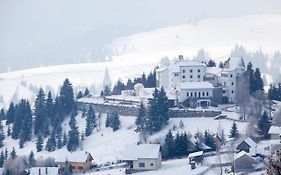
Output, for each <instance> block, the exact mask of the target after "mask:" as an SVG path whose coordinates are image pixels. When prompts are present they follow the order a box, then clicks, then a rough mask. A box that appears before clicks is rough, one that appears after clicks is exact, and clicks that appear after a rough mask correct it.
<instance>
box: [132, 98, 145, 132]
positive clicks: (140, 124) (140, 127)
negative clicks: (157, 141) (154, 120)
mask: <svg viewBox="0 0 281 175" xmlns="http://www.w3.org/2000/svg"><path fill="white" fill-rule="evenodd" d="M135 124H136V126H137V128H136V131H137V132H142V131H144V130H146V125H147V119H146V110H145V107H144V104H143V103H142V102H141V104H140V108H139V112H138V115H137V119H136V122H135Z"/></svg>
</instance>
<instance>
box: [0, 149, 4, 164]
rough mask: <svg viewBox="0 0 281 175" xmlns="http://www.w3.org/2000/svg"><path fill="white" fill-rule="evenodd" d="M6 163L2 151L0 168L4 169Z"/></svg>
mask: <svg viewBox="0 0 281 175" xmlns="http://www.w3.org/2000/svg"><path fill="white" fill-rule="evenodd" d="M4 162H5V155H4V151H3V150H2V151H1V154H0V167H3V165H4Z"/></svg>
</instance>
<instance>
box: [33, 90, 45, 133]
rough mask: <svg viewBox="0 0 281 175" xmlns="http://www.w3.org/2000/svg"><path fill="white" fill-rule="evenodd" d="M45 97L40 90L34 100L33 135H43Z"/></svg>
mask: <svg viewBox="0 0 281 175" xmlns="http://www.w3.org/2000/svg"><path fill="white" fill-rule="evenodd" d="M45 98H46V96H45V92H44V91H43V89H42V88H40V89H39V92H38V94H37V96H36V100H35V109H34V114H35V118H34V134H35V135H37V134H39V133H43V128H44V123H45V122H46V99H45Z"/></svg>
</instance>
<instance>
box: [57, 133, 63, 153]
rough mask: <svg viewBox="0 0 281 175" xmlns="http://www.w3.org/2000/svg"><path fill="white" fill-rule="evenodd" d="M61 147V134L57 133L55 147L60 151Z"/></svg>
mask: <svg viewBox="0 0 281 175" xmlns="http://www.w3.org/2000/svg"><path fill="white" fill-rule="evenodd" d="M63 146H64V145H63V140H62V134H61V133H60V132H59V133H57V147H58V149H61V148H62V147H63Z"/></svg>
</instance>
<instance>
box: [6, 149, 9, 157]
mask: <svg viewBox="0 0 281 175" xmlns="http://www.w3.org/2000/svg"><path fill="white" fill-rule="evenodd" d="M8 155H9V152H8V149H7V148H6V149H5V160H7V159H8Z"/></svg>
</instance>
